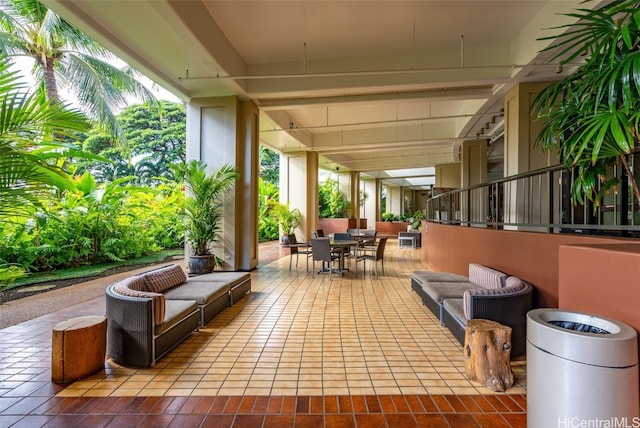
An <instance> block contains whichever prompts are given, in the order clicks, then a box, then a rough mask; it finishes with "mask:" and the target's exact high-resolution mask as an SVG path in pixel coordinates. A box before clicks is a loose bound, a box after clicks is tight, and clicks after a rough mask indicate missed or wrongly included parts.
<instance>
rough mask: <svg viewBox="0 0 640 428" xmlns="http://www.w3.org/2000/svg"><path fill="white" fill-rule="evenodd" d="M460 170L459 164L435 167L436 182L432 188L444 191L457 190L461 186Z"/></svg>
mask: <svg viewBox="0 0 640 428" xmlns="http://www.w3.org/2000/svg"><path fill="white" fill-rule="evenodd" d="M461 170H462V168H461V164H459V163H447V164H443V165H436V176H435V181H436V182H435V185H434V186H433V187H437V188H444V189H459V188H460V187H461V184H462V180H461V177H462V175H461Z"/></svg>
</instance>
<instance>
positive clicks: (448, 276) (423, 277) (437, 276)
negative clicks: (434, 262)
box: [413, 270, 469, 284]
mask: <svg viewBox="0 0 640 428" xmlns="http://www.w3.org/2000/svg"><path fill="white" fill-rule="evenodd" d="M413 277H414V278H415V279H416V280H418V282H420V283H421V284H424V283H427V282H469V278H468V277H466V276H464V275H458V274H457V273H450V272H430V271H424V270H421V271H415V272H413Z"/></svg>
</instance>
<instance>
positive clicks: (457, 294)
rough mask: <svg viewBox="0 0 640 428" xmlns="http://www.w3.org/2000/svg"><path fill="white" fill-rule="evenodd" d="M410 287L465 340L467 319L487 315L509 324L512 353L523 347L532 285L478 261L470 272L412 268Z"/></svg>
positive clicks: (486, 316)
mask: <svg viewBox="0 0 640 428" xmlns="http://www.w3.org/2000/svg"><path fill="white" fill-rule="evenodd" d="M411 287H412V289H413V290H414V291H415V292H416V293H418V295H420V297H421V298H422V302H423V303H424V304H425V306H427V307H428V308H429V309H430V310H431V311H432V312H433V313H434V315H436V316H437V317H438V319H439V320H440V323H441V324H442V325H443V326H446V327H447V328H448V329H449V330H450V331H451V333H452V334H453V335H454V336H455V337H456V338H457V339H458V341H460V343H462V344H464V335H465V329H466V325H467V320H470V319H489V320H493V321H497V322H499V323H500V324H504V325H506V326H509V327H511V329H512V333H511V344H512V349H511V356H512V357H515V356H518V355H521V354H524V352H525V350H526V315H527V312H528V311H529V310H531V309H532V307H533V287H532V286H531V285H530V284H528V283H526V282H524V281H522V280H521V279H520V278H517V277H515V276H510V275H508V274H506V273H504V272H500V271H497V270H495V269H492V268H490V267H487V266H483V265H480V264H477V263H471V264H470V265H469V276H468V277H465V276H463V275H457V274H453V273H448V272H427V271H417V272H413V275H412V276H411Z"/></svg>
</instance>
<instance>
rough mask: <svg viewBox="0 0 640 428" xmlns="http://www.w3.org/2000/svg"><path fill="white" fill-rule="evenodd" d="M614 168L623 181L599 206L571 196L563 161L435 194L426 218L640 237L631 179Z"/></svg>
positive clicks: (568, 173) (506, 227)
mask: <svg viewBox="0 0 640 428" xmlns="http://www.w3.org/2000/svg"><path fill="white" fill-rule="evenodd" d="M631 161H633V159H631ZM632 164H635V162H632ZM633 168H634V171H635V165H634V166H633ZM609 173H610V174H612V176H617V177H618V179H619V180H620V184H619V185H618V186H615V187H614V188H613V189H611V190H610V191H609V192H607V193H605V195H604V197H603V199H602V203H601V204H600V205H599V206H595V205H594V204H593V203H592V202H591V201H587V203H586V204H585V205H574V204H573V203H572V202H571V196H570V195H571V193H570V191H571V186H572V184H573V180H574V171H572V170H569V169H567V168H565V167H564V166H562V165H559V166H555V167H549V168H544V169H540V170H536V171H531V172H527V173H524V174H519V175H515V176H511V177H506V178H503V179H500V180H495V181H492V182H489V183H483V184H479V185H475V186H471V187H467V188H464V189H458V190H453V191H450V192H446V193H442V194H439V195H435V196H433V197H432V198H431V199H429V200H428V201H427V220H428V221H432V222H437V223H443V224H456V225H460V226H467V227H484V228H494V229H504V230H519V231H531V232H545V233H581V234H589V235H609V236H629V237H640V209H638V205H637V204H636V203H635V200H634V196H633V192H632V191H631V184H630V181H629V179H628V178H627V176H626V174H624V171H623V170H622V169H621V168H615V167H614V168H611V170H610V171H609Z"/></svg>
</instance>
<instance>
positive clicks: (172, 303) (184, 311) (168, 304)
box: [156, 300, 198, 335]
mask: <svg viewBox="0 0 640 428" xmlns="http://www.w3.org/2000/svg"><path fill="white" fill-rule="evenodd" d="M164 303H165V313H164V321H163V322H162V324H160V325H158V326H156V335H161V334H162V333H164V332H165V331H167V330H169V328H171V327H173V326H174V325H175V324H177V323H178V322H179V321H180V320H181V319H182V318H184V317H186V316H187V315H189V314H191V313H193V312H195V311H197V310H198V302H196V301H195V300H165V301H164Z"/></svg>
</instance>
